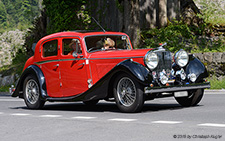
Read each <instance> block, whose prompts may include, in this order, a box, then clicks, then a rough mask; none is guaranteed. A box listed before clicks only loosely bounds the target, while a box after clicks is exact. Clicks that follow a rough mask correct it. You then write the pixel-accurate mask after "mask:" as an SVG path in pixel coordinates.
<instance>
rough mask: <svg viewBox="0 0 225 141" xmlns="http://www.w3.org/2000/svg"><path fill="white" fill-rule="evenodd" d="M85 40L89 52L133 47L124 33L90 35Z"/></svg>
mask: <svg viewBox="0 0 225 141" xmlns="http://www.w3.org/2000/svg"><path fill="white" fill-rule="evenodd" d="M85 42H86V46H87V51H88V52H94V51H104V50H127V49H131V46H130V42H129V39H128V37H127V36H124V35H104V36H88V37H86V38H85Z"/></svg>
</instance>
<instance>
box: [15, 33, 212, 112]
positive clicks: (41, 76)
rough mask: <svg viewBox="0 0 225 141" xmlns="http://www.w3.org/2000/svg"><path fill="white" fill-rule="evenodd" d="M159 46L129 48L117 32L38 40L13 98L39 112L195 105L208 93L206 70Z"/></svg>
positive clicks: (182, 54)
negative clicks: (52, 107) (172, 102)
mask: <svg viewBox="0 0 225 141" xmlns="http://www.w3.org/2000/svg"><path fill="white" fill-rule="evenodd" d="M164 46H165V44H164V45H161V46H160V47H157V48H154V49H133V47H132V44H131V42H130V39H129V37H128V35H127V34H124V33H120V32H85V31H79V32H78V31H77V32H76V31H74V32H72V31H71V32H60V33H55V34H52V35H48V36H46V37H44V38H42V39H41V40H40V41H39V42H38V43H37V44H36V46H35V49H34V56H32V57H30V58H29V59H28V60H27V62H26V64H25V67H24V71H23V73H22V75H21V78H20V79H19V81H18V83H17V86H16V89H15V91H14V92H13V94H12V96H13V97H18V96H19V97H20V98H23V99H24V101H25V103H26V105H27V107H28V108H31V109H39V108H42V107H43V106H44V103H45V102H46V101H83V102H84V103H85V104H87V105H94V104H96V103H97V102H98V101H99V100H103V99H104V100H110V101H115V102H116V104H117V106H118V108H119V109H120V110H121V111H122V112H138V111H140V110H141V109H142V107H143V104H144V101H146V100H153V99H154V98H160V97H168V96H174V97H175V99H176V100H177V102H178V103H179V104H180V105H182V106H194V105H197V104H198V103H199V102H200V100H201V99H202V96H203V93H204V89H205V88H210V83H209V82H206V80H205V79H206V77H207V76H208V73H207V70H206V68H205V66H204V65H203V64H202V63H201V62H200V61H199V60H198V59H197V58H195V57H194V56H193V55H189V54H188V53H187V52H186V51H184V50H180V51H178V52H177V53H175V55H174V56H172V53H171V52H170V51H168V50H167V49H165V48H164Z"/></svg>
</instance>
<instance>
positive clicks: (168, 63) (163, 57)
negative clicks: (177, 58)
mask: <svg viewBox="0 0 225 141" xmlns="http://www.w3.org/2000/svg"><path fill="white" fill-rule="evenodd" d="M155 53H156V54H157V55H158V58H159V63H158V66H157V67H156V68H155V70H154V71H156V72H162V71H163V70H165V71H171V69H172V55H171V52H169V51H157V52H155Z"/></svg>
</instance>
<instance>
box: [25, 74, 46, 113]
mask: <svg viewBox="0 0 225 141" xmlns="http://www.w3.org/2000/svg"><path fill="white" fill-rule="evenodd" d="M23 98H24V101H25V103H26V105H27V107H28V108H30V109H40V108H42V107H43V106H44V104H45V101H44V100H42V99H41V92H40V85H39V82H38V80H37V78H36V77H35V76H33V75H29V76H27V77H26V78H25V80H24V84H23Z"/></svg>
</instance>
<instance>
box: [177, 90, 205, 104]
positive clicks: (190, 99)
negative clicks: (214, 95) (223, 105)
mask: <svg viewBox="0 0 225 141" xmlns="http://www.w3.org/2000/svg"><path fill="white" fill-rule="evenodd" d="M203 94H204V89H197V90H195V91H188V96H187V97H175V99H176V101H177V102H178V103H179V104H180V105H181V106H184V107H190V106H196V105H197V104H198V103H199V102H200V101H201V99H202V97H203Z"/></svg>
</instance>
